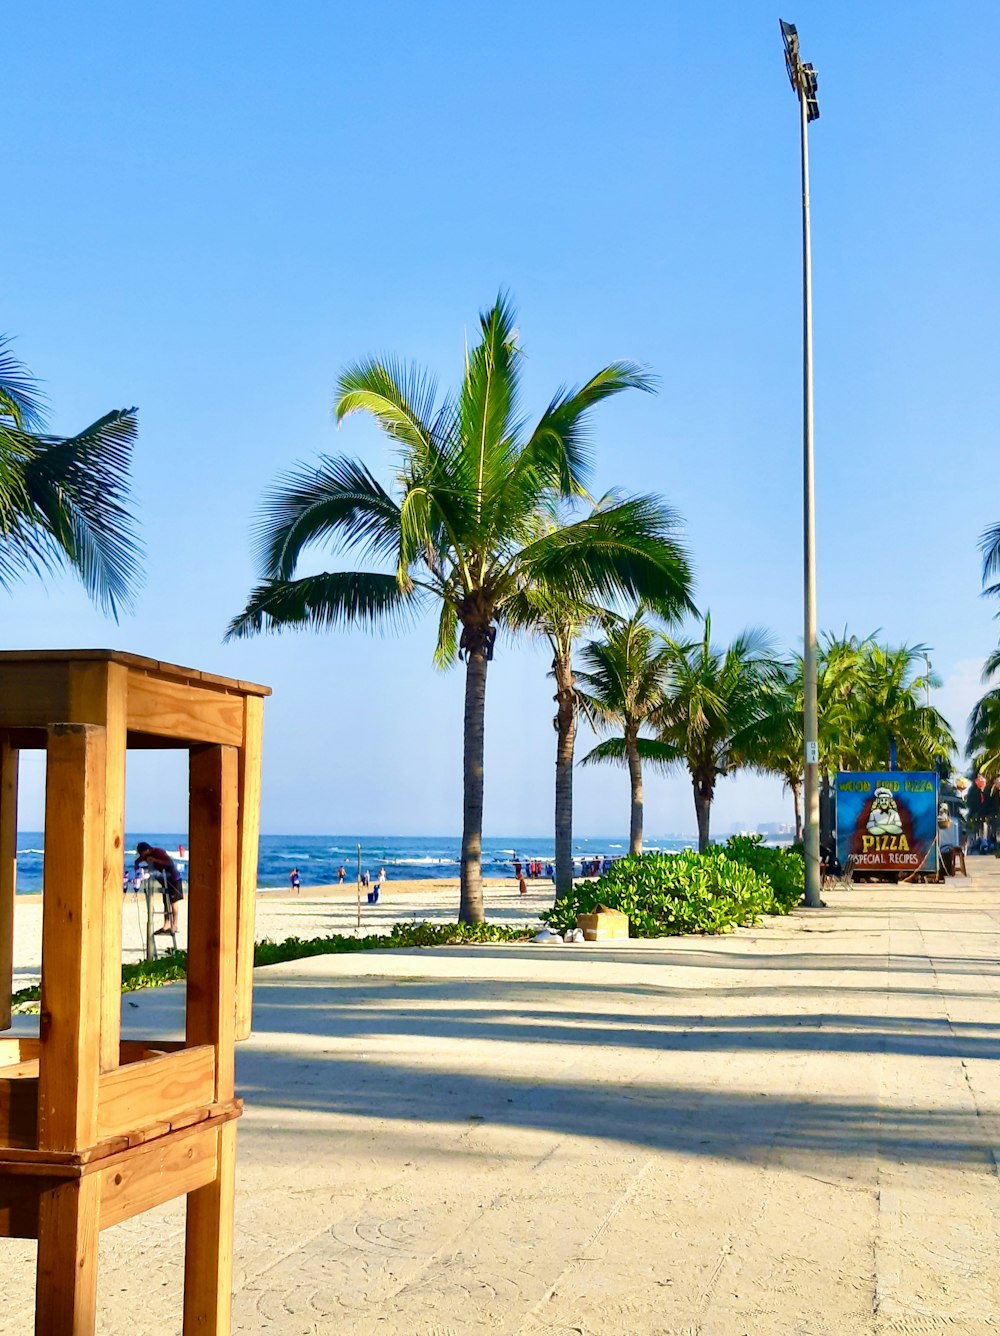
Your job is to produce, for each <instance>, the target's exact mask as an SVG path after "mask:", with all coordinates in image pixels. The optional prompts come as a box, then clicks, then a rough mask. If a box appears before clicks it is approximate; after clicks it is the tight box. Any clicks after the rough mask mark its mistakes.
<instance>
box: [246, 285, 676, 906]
mask: <svg viewBox="0 0 1000 1336" xmlns="http://www.w3.org/2000/svg"><path fill="white" fill-rule="evenodd" d="M520 367H521V353H520V349H519V348H518V343H517V332H516V330H515V327H514V312H513V309H512V307H511V305H510V303H509V301H508V300H507V299H506V298H505V297H504V296H502V295H501V296H500V297H498V298H497V301H496V303H495V304H494V305H493V307H492V308H491V309H490V310H488V311H485V312H484V313H483V314H482V316H481V317H480V338H479V342H478V344H477V345H476V347H475V348H474V349H473V350H472V351H471V352H470V353H468V355H467V358H466V367H465V375H464V377H463V380H462V383H461V385H460V387H459V389H458V392H457V393H456V394H455V395H454V396H453V397H451V398H446V399H445V400H444V401H443V402H442V403H440V404H438V402H437V396H436V391H435V387H434V384H433V382H432V381H431V380H430V379H429V378H428V377H427V376H426V375H424V374H422V373H420V372H419V371H418V370H416V369H413V368H411V369H406V368H404V367H402V366H400V365H399V364H397V363H395V362H393V361H390V360H380V359H375V360H368V361H363V362H359V363H357V364H356V365H354V366H352V367H350V368H349V369H348V370H347V371H345V372H344V373H343V374H342V375H341V377H340V380H339V382H338V386H337V396H336V404H335V413H336V418H337V421H338V422H342V421H344V419H345V418H347V417H348V416H350V415H351V414H352V413H358V412H363V413H368V414H369V415H370V416H371V417H373V418H374V419H375V421H376V422H377V423H378V425H379V426H380V427H381V428H382V430H383V431H384V432H385V434H386V435H387V436H388V437H389V438H390V440H391V441H392V442H393V443H394V445H395V446H396V448H397V456H398V464H397V468H396V476H395V494H392V493H390V492H389V491H387V490H386V489H385V488H384V487H383V486H382V485H381V483H380V482H379V481H378V480H377V478H376V477H375V476H374V474H373V473H372V472H371V471H370V470H369V469H368V468H367V467H366V465H364V464H363V463H361V462H360V461H357V460H353V459H348V458H344V457H339V458H330V457H323V458H321V459H320V461H319V463H318V464H316V465H314V466H305V465H300V466H299V467H298V468H296V469H295V470H294V471H293V472H291V473H289V474H286V475H284V476H283V477H282V478H281V479H279V481H278V484H277V485H276V486H275V487H274V488H273V489H272V490H271V491H270V492H269V493H268V494H267V496H266V497H265V500H264V505H263V511H262V515H261V518H260V521H259V524H258V528H257V555H258V562H259V566H260V574H261V581H260V583H259V584H258V585H257V586H256V588H254V589H253V590H252V591H251V593H250V596H249V599H248V601H247V605H246V607H245V609H244V610H243V612H242V613H240V614H239V616H237V617H236V618H234V619H233V621H232V622H231V623H230V626H229V630H228V636H229V637H234V636H248V635H253V634H256V633H257V632H260V631H280V630H285V629H287V628H289V627H313V628H324V629H325V628H330V627H334V626H341V625H351V624H359V625H362V626H365V627H369V628H372V627H379V626H386V625H392V624H396V623H399V622H401V621H403V620H405V619H407V618H408V617H410V616H412V615H413V614H415V613H416V612H418V611H420V610H421V609H423V608H425V607H427V606H429V605H431V604H435V605H436V606H437V610H438V639H437V648H436V650H435V660H436V662H437V663H438V664H439V665H442V666H447V665H448V664H451V663H453V662H454V661H455V660H456V659H463V660H464V661H465V726H464V761H463V794H464V797H463V829H462V861H461V885H462V889H461V907H460V914H461V917H462V919H463V920H464V921H466V922H479V921H481V920H482V918H483V893H482V820H483V739H484V720H485V704H486V678H487V667H488V664H489V662H490V660H491V659H492V657H493V649H494V641H495V638H496V634H497V630H498V628H500V627H502V626H504V625H506V624H508V623H509V620H510V619H509V616H508V610H509V608H510V605H511V604H512V602H513V601H514V600H515V598H517V596H518V595H519V594H520V593H521V592H522V591H523V590H524V589H526V588H531V587H537V588H539V589H544V590H546V591H548V593H549V594H550V595H551V597H552V598H553V599H556V598H558V597H563V598H566V599H568V600H570V601H588V600H596V601H603V600H606V599H612V600H613V599H615V598H618V597H632V598H635V597H640V598H641V597H647V596H648V597H654V598H655V597H657V596H658V595H659V594H660V593H661V592H662V590H663V588H664V586H665V585H666V584H667V583H669V581H670V580H672V579H674V578H675V572H674V567H673V565H672V562H671V560H670V559H669V547H668V546H667V544H668V543H669V541H670V539H671V532H670V526H669V524H668V523H667V522H666V519H665V515H664V510H663V507H662V506H661V505H660V503H659V502H657V501H655V500H653V499H651V498H649V497H634V498H631V499H630V500H627V501H623V502H621V503H620V504H619V505H616V506H612V507H610V508H608V509H607V510H602V511H599V512H597V513H594V514H591V515H587V516H585V517H584V518H582V519H580V520H577V521H576V522H575V523H572V524H567V525H565V526H562V527H558V528H555V529H552V530H551V531H549V532H544V533H541V534H539V532H538V516H539V513H540V512H541V513H543V514H544V513H553V512H554V510H555V509H556V507H557V506H558V504H559V501H560V500H568V499H572V498H574V497H578V496H582V495H584V494H585V491H586V484H587V481H588V476H589V473H590V449H589V440H588V428H589V423H590V418H591V414H592V411H593V409H594V408H595V407H596V406H597V405H598V404H599V403H601V402H602V401H603V400H605V399H607V398H609V397H611V396H612V395H615V394H619V393H621V392H622V391H623V390H627V389H643V390H648V389H650V388H651V384H650V380H649V377H648V376H647V375H646V374H645V373H644V372H642V371H641V370H640V369H639V368H638V367H637V366H635V365H633V364H632V363H630V362H615V363H612V364H611V365H609V366H606V367H604V368H602V370H600V371H598V372H597V374H596V375H595V376H592V377H591V379H590V380H588V381H587V382H586V384H584V385H583V386H582V387H581V388H579V389H574V390H560V391H559V392H558V393H557V394H556V395H555V396H554V397H553V399H552V401H551V403H550V404H549V406H548V408H546V410H545V412H544V413H543V414H542V416H541V418H540V419H539V421H538V422H537V424H536V425H535V426H534V427H533V428H532V429H531V430H530V431H527V430H526V423H525V419H524V417H523V415H522V411H521V407H520V403H519V398H518V389H519V377H520ZM314 544H325V545H328V546H332V547H333V548H334V549H335V550H336V551H340V552H349V553H353V554H354V555H356V556H357V557H360V558H361V560H362V561H363V562H366V563H369V565H368V566H366V567H365V568H364V569H356V570H333V571H325V572H323V573H321V574H319V575H302V576H298V577H296V575H295V572H296V567H297V565H298V561H299V557H300V555H301V554H302V552H303V550H304V549H306V548H307V547H309V546H311V545H314ZM372 565H374V566H378V565H381V566H382V569H371V568H370V567H371V566H372Z"/></svg>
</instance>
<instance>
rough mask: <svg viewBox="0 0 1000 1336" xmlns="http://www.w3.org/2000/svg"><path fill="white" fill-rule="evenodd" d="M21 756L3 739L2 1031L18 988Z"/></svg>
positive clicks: (0, 795) (0, 866)
mask: <svg viewBox="0 0 1000 1336" xmlns="http://www.w3.org/2000/svg"><path fill="white" fill-rule="evenodd" d="M17 763H18V753H17V751H16V750H15V748H14V747H12V746H11V745H10V742H9V741H8V740H7V739H6V738H3V739H0V1030H9V1029H10V1021H11V1014H10V995H11V992H12V991H13V987H14V892H15V891H16V889H17Z"/></svg>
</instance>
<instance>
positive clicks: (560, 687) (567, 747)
mask: <svg viewBox="0 0 1000 1336" xmlns="http://www.w3.org/2000/svg"><path fill="white" fill-rule="evenodd" d="M622 499H623V498H622V497H621V495H620V494H618V493H614V492H609V493H607V495H605V496H603V497H602V498H601V499H600V500H599V501H598V502H596V503H595V506H594V511H595V512H596V511H600V510H606V509H608V508H609V507H611V506H614V505H617V504H619V503H620V502H621V500H622ZM563 518H564V522H565V519H566V517H563ZM676 523H677V521H676V516H675V515H674V513H673V512H672V511H670V510H669V509H668V508H667V507H664V508H663V525H664V531H665V532H667V531H669V530H670V529H671V528H672V527H674V526H676ZM555 524H556V521H555V520H554V519H552V518H547V519H544V520H543V521H542V527H543V528H548V529H551V528H553V527H555ZM663 556H664V561H665V565H666V564H668V565H669V567H670V570H671V572H672V574H671V576H670V578H669V579H664V581H663V588H662V592H661V595H660V597H659V598H658V599H657V600H656V608H657V611H658V612H659V613H660V614H661V615H662V616H664V617H668V618H670V617H675V616H677V615H679V614H680V613H681V612H682V611H689V610H691V602H690V588H691V575H690V568H689V564H688V557H687V554H686V552H685V551H684V549H683V547H682V546H681V545H680V544H679V543H678V542H677V541H676V540H675V539H671V540H669V541H667V542H666V547H665V551H664V553H663ZM510 611H511V619H512V621H514V622H515V623H516V624H517V625H518V626H519V627H521V628H522V629H524V630H527V631H529V632H531V633H533V634H534V635H536V636H539V637H541V638H543V639H544V640H545V641H546V642H547V643H548V645H549V647H550V649H551V651H552V673H551V676H552V678H553V679H554V681H555V684H556V694H555V696H554V700H555V702H556V713H555V717H554V719H553V721H552V722H553V725H554V727H555V730H556V782H555V874H556V880H555V889H556V897H557V898H558V897H559V896H563V895H566V894H568V893H569V891H570V890H571V889H572V885H573V757H574V752H575V748H576V730H577V721H578V716H579V714H580V711H581V707H582V705H583V697H582V696H581V693H580V691H579V690H578V687H577V682H576V672H575V669H574V666H573V650H574V647H575V645H576V643H577V641H578V640H579V639H580V637H581V636H582V635H583V634H584V633H585V631H586V630H587V629H588V628H589V627H593V626H594V625H595V624H603V625H607V624H608V623H609V622H613V620H614V614H613V613H611V612H610V611H609V610H608V609H606V608H601V607H597V606H595V605H594V604H592V603H581V602H573V601H569V600H567V599H566V598H564V597H560V596H558V595H557V596H556V597H555V598H553V597H551V596H550V594H549V592H548V591H547V590H545V589H544V588H540V587H537V586H533V587H530V588H528V589H526V590H524V591H523V594H522V596H521V599H520V600H515V601H514V602H513V603H512V605H511V610H510Z"/></svg>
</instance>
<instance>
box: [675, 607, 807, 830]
mask: <svg viewBox="0 0 1000 1336" xmlns="http://www.w3.org/2000/svg"><path fill="white" fill-rule="evenodd" d="M711 635H712V622H711V618H710V617H709V616H708V615H706V617H705V622H704V631H703V634H702V637H701V639H700V640H697V641H694V642H692V643H690V644H677V643H675V642H673V641H667V642H666V643H665V652H664V665H663V683H664V687H663V705H662V707H661V709H660V711H659V715H658V720H657V724H658V736H659V739H660V741H661V743H663V744H664V746H665V748H666V749H668V750H667V751H666V752H665V753H664V755H665V756H666V755H668V754H669V751H672V752H673V754H674V757H675V758H676V759H677V760H678V761H683V762H684V763H685V764H686V765H687V768H688V773H689V774H690V776H691V786H692V789H693V791H694V806H695V814H696V816H697V819H698V848H699V850H700V852H702V853H704V852H705V850H706V849H707V848H708V844H709V825H710V820H711V811H712V799H713V797H714V796H715V786H716V783H717V781H718V779H719V777H720V776H722V775H728V774H731V773H732V772H733V771H734V770H737V769H739V768H741V767H742V766H749V765H753V764H754V758H755V757H756V756H758V755H759V754H760V751H761V734H762V730H763V728H764V721H765V719H766V716H767V709H768V703H769V701H770V699H771V697H772V693H773V691H774V690H775V688H776V687H778V686H780V684H781V681H782V674H783V665H782V664H781V662H780V661H779V660H778V659H777V658H776V657H775V655H774V653H773V651H772V649H771V643H770V639H769V637H768V636H767V635H766V634H765V633H764V632H762V631H757V630H747V631H744V632H743V633H742V634H741V635H738V636H737V637H736V639H735V640H734V641H733V642H732V644H730V645H729V646H728V647H727V648H726V649H725V650H720V649H717V648H716V647H715V646H714V645H713V644H712V643H711Z"/></svg>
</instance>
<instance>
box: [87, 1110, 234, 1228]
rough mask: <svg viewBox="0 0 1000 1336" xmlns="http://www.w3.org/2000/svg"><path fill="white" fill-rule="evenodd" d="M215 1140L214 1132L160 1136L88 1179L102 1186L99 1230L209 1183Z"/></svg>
mask: <svg viewBox="0 0 1000 1336" xmlns="http://www.w3.org/2000/svg"><path fill="white" fill-rule="evenodd" d="M234 1126H235V1124H234ZM218 1137H219V1133H218V1130H217V1129H216V1128H215V1127H196V1128H194V1129H192V1130H191V1131H189V1132H183V1133H181V1134H180V1135H179V1136H171V1137H161V1138H160V1140H159V1141H153V1142H150V1143H148V1144H147V1145H145V1146H140V1147H139V1148H138V1149H136V1150H133V1151H130V1152H129V1153H128V1155H127V1156H126V1157H124V1158H123V1159H121V1160H120V1161H119V1162H118V1163H117V1164H111V1165H108V1166H106V1167H103V1168H101V1169H99V1170H98V1171H97V1172H96V1173H94V1174H92V1175H91V1177H92V1178H94V1179H97V1180H98V1182H99V1183H100V1190H101V1217H100V1218H101V1228H102V1229H107V1228H108V1226H109V1225H117V1224H119V1223H120V1222H121V1221H122V1220H130V1219H131V1218H132V1216H134V1215H140V1214H141V1213H142V1212H143V1211H150V1210H152V1208H153V1207H154V1206H159V1205H161V1203H163V1202H165V1201H171V1200H172V1199H173V1198H174V1197H180V1196H183V1195H184V1194H185V1193H189V1192H193V1191H195V1190H196V1189H198V1188H201V1187H202V1186H203V1185H204V1184H206V1183H210V1182H211V1181H212V1180H213V1179H214V1178H215V1176H216V1170H217V1158H216V1157H217V1153H218Z"/></svg>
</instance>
